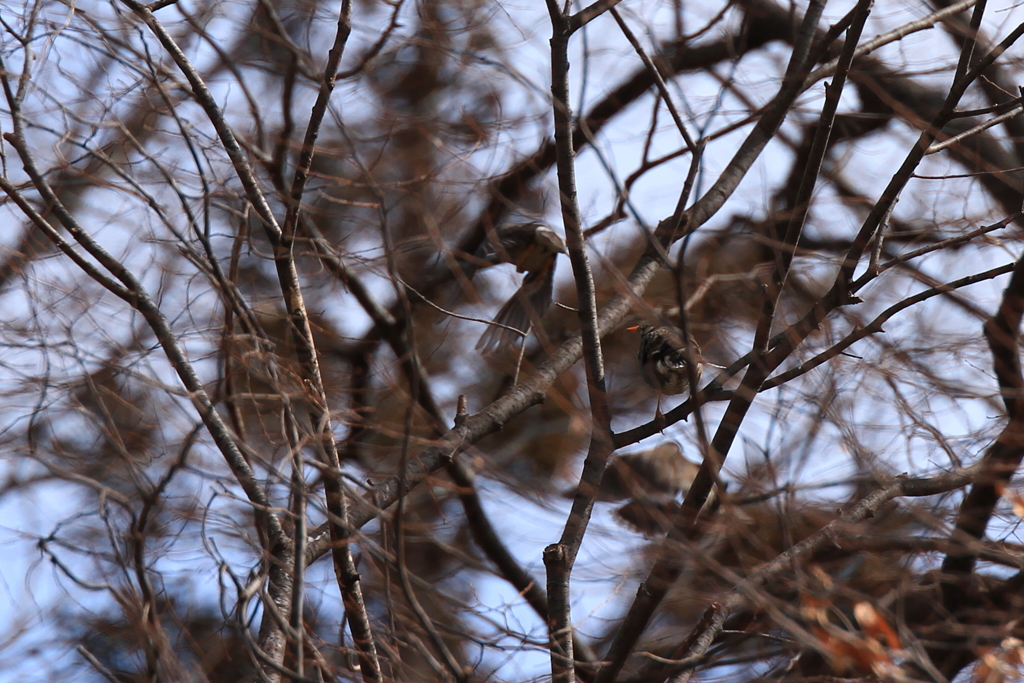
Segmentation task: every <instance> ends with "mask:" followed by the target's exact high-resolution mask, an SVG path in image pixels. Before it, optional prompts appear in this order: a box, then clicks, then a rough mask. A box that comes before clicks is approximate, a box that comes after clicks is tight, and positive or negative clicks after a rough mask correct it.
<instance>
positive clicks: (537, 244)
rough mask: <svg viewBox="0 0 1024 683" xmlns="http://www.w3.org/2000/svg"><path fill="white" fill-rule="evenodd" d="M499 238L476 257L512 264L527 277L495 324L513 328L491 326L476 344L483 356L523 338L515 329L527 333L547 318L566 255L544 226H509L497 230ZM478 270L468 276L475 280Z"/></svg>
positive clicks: (559, 241)
mask: <svg viewBox="0 0 1024 683" xmlns="http://www.w3.org/2000/svg"><path fill="white" fill-rule="evenodd" d="M497 237H498V244H497V245H495V244H491V243H490V242H487V243H486V244H484V245H482V246H481V251H478V252H477V258H478V259H482V260H484V261H486V262H488V263H492V264H497V263H511V264H513V265H514V266H515V267H516V271H517V272H520V273H526V277H524V278H523V284H522V285H521V286H520V287H519V290H518V291H517V292H516V293H515V294H514V295H512V298H511V299H509V300H508V302H507V303H506V304H505V305H504V306H502V307H501V310H500V311H498V315H496V316H495V317H494V322H496V323H499V324H500V325H504V326H505V327H509V328H512V329H505V327H499V326H498V325H494V326H490V327H488V328H487V331H485V332H484V333H483V335H481V337H480V341H479V342H477V345H476V348H477V350H478V351H483V352H484V353H489V352H491V351H494V350H495V349H497V348H499V347H501V346H506V345H511V343H512V342H514V341H516V340H518V338H519V336H520V335H518V334H516V332H515V330H518V331H519V332H526V331H527V330H529V329H530V323H531V321H532V320H533V319H540V318H542V317H544V314H545V313H547V310H548V309H549V308H550V307H551V294H552V290H553V287H554V278H555V259H556V257H557V256H558V254H564V253H566V249H565V242H564V241H562V238H561V237H559V235H558V233H556V232H555V231H554V230H552V229H551V228H549V227H548V226H546V225H544V224H542V223H515V224H511V225H507V226H504V227H502V228H500V229H499V230H498V231H497ZM477 267H478V266H476V267H474V268H473V270H472V271H468V270H467V271H466V275H467V277H472V276H473V274H475V272H476V268H477Z"/></svg>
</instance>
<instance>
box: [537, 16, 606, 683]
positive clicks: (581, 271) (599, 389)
mask: <svg viewBox="0 0 1024 683" xmlns="http://www.w3.org/2000/svg"><path fill="white" fill-rule="evenodd" d="M547 6H548V14H549V15H550V17H551V95H552V111H553V114H554V121H555V165H556V168H557V171H558V190H559V197H560V201H561V206H562V222H563V225H564V226H565V236H566V240H565V241H566V246H567V247H568V250H569V261H570V262H571V263H572V272H573V277H574V279H575V281H576V294H577V300H578V302H579V304H578V306H579V311H578V315H579V321H580V333H581V335H582V341H583V359H584V365H585V368H586V374H587V394H588V396H589V398H590V414H591V429H592V431H591V437H590V448H589V451H588V453H587V458H586V461H585V462H584V465H583V475H582V477H581V480H580V486H579V487H578V489H577V494H576V498H575V499H574V500H573V505H572V510H571V511H570V513H569V518H568V519H567V520H566V524H565V528H564V529H563V531H562V537H561V539H560V540H559V542H558V543H557V544H554V545H552V546H549V547H548V548H547V549H546V550H545V551H544V564H545V566H546V567H547V572H548V629H549V635H550V643H551V675H552V680H553V681H555V683H561V682H563V681H566V682H568V681H574V680H575V679H576V673H575V670H574V666H573V649H572V618H571V616H570V606H569V579H570V576H571V574H572V567H573V564H574V562H575V561H576V554H577V552H578V551H579V547H580V544H581V543H582V542H583V535H584V533H585V532H586V529H587V524H588V523H589V521H590V514H591V512H592V510H593V506H594V497H595V495H596V492H597V489H598V484H599V483H600V481H601V474H602V473H603V472H604V469H605V465H606V464H607V462H608V457H609V456H610V455H611V452H612V433H611V413H610V412H609V409H608V394H607V391H606V388H605V374H604V373H605V370H604V359H603V357H602V354H601V338H600V335H599V332H598V321H597V301H596V293H595V289H594V276H593V273H592V271H591V269H590V263H589V261H588V259H587V252H586V242H585V238H584V235H583V227H582V225H581V223H582V219H581V217H580V209H579V205H578V203H577V197H576V168H575V152H574V150H573V140H572V133H573V122H572V108H571V106H570V104H569V102H570V100H569V39H570V37H571V36H572V18H571V17H570V15H569V14H568V12H567V9H566V10H563V9H560V8H559V6H558V2H557V0H547ZM567 7H568V3H566V8H567Z"/></svg>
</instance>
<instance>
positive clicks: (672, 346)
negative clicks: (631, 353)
mask: <svg viewBox="0 0 1024 683" xmlns="http://www.w3.org/2000/svg"><path fill="white" fill-rule="evenodd" d="M627 329H628V330H629V331H631V332H632V331H639V332H640V350H639V351H637V354H636V358H637V362H638V363H639V364H640V376H641V377H643V378H644V381H645V382H647V384H648V385H650V386H652V387H654V388H655V389H657V390H658V408H657V415H658V417H659V418H660V417H662V413H661V396H662V394H668V395H669V396H675V395H676V394H682V393H684V392H685V391H686V390H687V389H689V388H690V370H689V366H690V365H691V363H692V364H693V374H694V380H695V381H698V382H699V381H700V373H701V371H702V370H703V369H704V360H703V359H702V358H701V354H700V347H699V346H697V342H696V341H694V339H693V335H691V334H687V335H686V341H685V342H684V341H683V335H682V332H680V331H679V330H678V329H676V328H674V327H669V326H667V325H658V326H653V325H637V326H635V327H630V328H627Z"/></svg>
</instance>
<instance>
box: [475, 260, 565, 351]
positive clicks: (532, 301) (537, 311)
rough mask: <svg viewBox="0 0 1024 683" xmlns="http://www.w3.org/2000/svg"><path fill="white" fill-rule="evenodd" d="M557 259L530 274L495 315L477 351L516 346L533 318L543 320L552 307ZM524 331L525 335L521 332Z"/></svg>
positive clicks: (481, 338) (478, 344)
mask: <svg viewBox="0 0 1024 683" xmlns="http://www.w3.org/2000/svg"><path fill="white" fill-rule="evenodd" d="M554 266H555V261H554V259H552V260H551V263H550V264H548V265H547V266H546V267H544V268H542V269H540V270H536V271H533V272H530V273H527V275H526V277H525V278H523V284H522V286H521V287H520V288H519V290H518V291H517V292H516V293H515V294H514V295H512V298H511V299H509V300H508V301H507V302H505V305H504V306H502V307H501V310H500V311H498V315H496V316H494V322H495V323H498V324H497V325H492V326H490V327H488V328H487V330H486V331H485V332H484V333H483V334H482V335H480V341H478V342H477V343H476V349H477V351H480V352H482V353H493V352H494V351H496V350H497V349H499V348H504V347H508V346H512V345H513V343H514V342H516V341H518V340H519V338H520V337H521V336H523V335H524V334H526V331H527V330H529V329H530V324H531V323H532V322H533V321H537V322H538V323H539V321H540V319H541V318H543V317H544V314H545V313H547V312H548V309H549V308H551V295H552V292H553V289H554V278H555V268H554ZM520 333H521V334H520Z"/></svg>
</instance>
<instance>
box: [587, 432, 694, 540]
mask: <svg viewBox="0 0 1024 683" xmlns="http://www.w3.org/2000/svg"><path fill="white" fill-rule="evenodd" d="M699 469H700V465H698V464H697V463H695V462H691V461H690V460H687V459H686V458H685V457H683V452H682V449H681V448H680V447H679V444H677V443H676V442H674V441H666V442H665V443H662V444H659V445H658V446H655V447H654V448H652V449H651V450H648V451H640V452H639V453H628V454H626V455H620V456H619V457H617V458H615V459H613V460H612V461H611V462H610V463H608V467H607V468H606V469H605V471H604V475H603V476H602V477H601V484H600V486H599V487H598V491H597V498H596V500H599V501H603V502H618V501H622V500H626V499H630V500H629V502H628V503H626V504H625V505H623V506H622V507H621V508H619V509H618V510H616V511H615V514H616V516H617V517H618V518H619V519H621V520H622V521H623V522H625V523H626V524H628V525H629V526H631V527H633V528H634V529H636V530H637V531H639V532H640V533H642V534H644V535H645V536H652V535H655V534H657V533H663V532H664V531H666V530H667V529H668V526H669V524H670V523H671V521H672V518H673V517H674V516H675V513H676V511H678V510H679V500H678V498H679V496H681V495H683V496H685V495H686V492H687V491H689V490H690V485H691V484H692V483H693V478H694V477H696V476H697V471H698V470H699ZM713 498H714V492H712V494H711V496H709V498H708V500H709V501H712V500H713Z"/></svg>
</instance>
